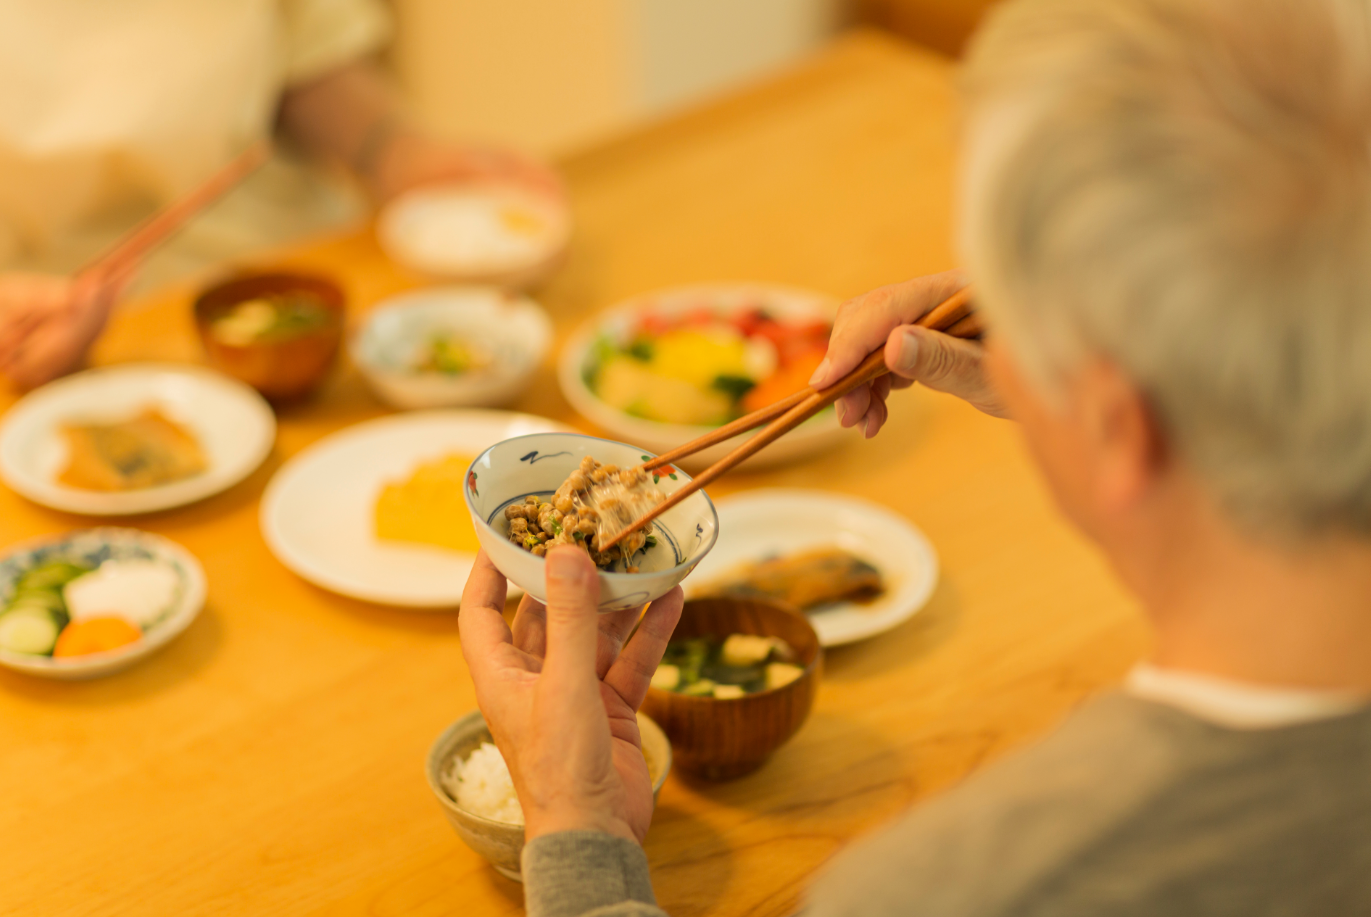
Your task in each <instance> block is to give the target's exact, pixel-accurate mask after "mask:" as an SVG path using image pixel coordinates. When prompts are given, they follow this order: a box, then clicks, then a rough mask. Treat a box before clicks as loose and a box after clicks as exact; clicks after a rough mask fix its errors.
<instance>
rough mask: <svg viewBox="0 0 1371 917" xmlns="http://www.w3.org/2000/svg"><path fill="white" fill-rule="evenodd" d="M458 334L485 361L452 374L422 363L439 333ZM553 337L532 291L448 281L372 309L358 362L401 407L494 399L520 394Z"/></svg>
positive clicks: (355, 350) (353, 346)
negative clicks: (508, 290) (523, 292)
mask: <svg viewBox="0 0 1371 917" xmlns="http://www.w3.org/2000/svg"><path fill="white" fill-rule="evenodd" d="M448 336H450V337H452V338H454V339H456V340H458V341H461V342H463V343H464V344H465V345H466V346H468V347H469V348H470V349H472V350H473V351H475V352H477V353H478V354H479V356H480V362H481V363H482V364H483V365H479V366H476V367H473V368H472V369H469V370H467V371H466V372H462V373H457V374H452V373H444V372H440V371H436V370H421V369H418V368H417V366H418V364H419V363H420V362H421V361H422V359H423V355H424V353H425V349H426V348H428V347H430V346H432V343H433V341H434V340H435V338H442V337H448ZM551 343H552V321H551V320H550V319H549V318H548V316H547V313H546V312H544V311H543V310H542V308H541V307H540V306H538V304H537V303H535V302H534V301H533V300H531V299H529V298H528V297H526V296H520V295H514V294H507V293H504V292H501V291H500V290H497V289H494V288H493V287H442V288H436V289H429V290H419V291H416V292H413V293H405V294H403V295H400V296H395V297H392V298H391V299H388V300H385V301H384V302H382V303H380V304H379V305H377V306H376V307H375V308H374V309H373V310H372V311H371V312H370V313H368V314H367V316H366V317H365V319H364V320H363V323H362V325H361V327H360V328H359V329H358V330H357V332H356V333H355V334H354V335H353V336H352V340H351V342H350V344H349V348H350V353H351V357H352V362H353V363H354V364H356V365H357V367H358V369H360V370H361V372H362V375H363V376H364V377H365V378H366V380H367V383H368V384H369V385H370V386H371V388H372V389H373V390H374V391H375V392H376V394H377V396H378V397H380V398H381V399H382V400H383V401H385V402H386V403H387V404H390V405H391V406H392V407H397V408H401V409H406V410H408V409H414V408H434V407H491V406H495V405H500V404H505V403H507V402H509V401H512V400H514V399H515V398H517V397H518V396H519V394H520V393H521V392H523V390H524V389H525V388H527V387H528V384H529V382H530V381H531V380H532V378H533V374H534V373H535V372H536V371H537V369H538V367H539V365H540V364H541V363H542V361H543V358H544V357H545V356H546V355H547V351H548V347H549V345H550V344H551Z"/></svg>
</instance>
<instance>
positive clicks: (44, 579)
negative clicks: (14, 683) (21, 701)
mask: <svg viewBox="0 0 1371 917" xmlns="http://www.w3.org/2000/svg"><path fill="white" fill-rule="evenodd" d="M0 597H2V598H3V601H0V609H2V610H0V665H3V666H5V667H6V668H10V669H14V670H16V671H20V672H24V673H27V674H29V675H39V676H42V677H45V678H58V679H67V680H75V679H84V678H96V677H99V676H101V675H110V674H113V673H114V672H118V671H120V670H122V669H126V668H128V667H129V666H131V665H133V664H134V663H136V662H138V661H139V660H141V659H144V658H145V657H147V656H148V655H150V654H151V653H153V652H155V651H156V650H158V649H159V648H161V647H163V646H165V645H166V644H167V643H168V642H169V641H171V640H172V639H173V638H175V637H176V636H177V635H178V634H180V633H181V632H182V631H184V630H185V629H186V628H187V627H189V626H190V623H191V621H193V620H195V616H196V615H198V614H199V613H200V609H201V608H202V607H204V604H205V573H204V570H203V569H202V568H201V567H200V563H199V561H197V560H196V559H195V557H194V556H193V555H192V554H191V553H190V552H189V551H187V550H186V549H185V548H183V547H181V546H180V545H178V544H176V543H175V542H173V541H169V540H167V539H166V538H162V537H161V536H158V535H153V534H151V533H149V532H141V531H138V530H136V529H120V528H98V529H87V530H85V531H79V532H71V533H68V534H65V535H56V536H50V537H46V538H40V539H36V540H34V541H30V542H26V543H24V544H21V545H18V546H16V547H13V548H11V549H10V550H9V551H7V552H6V553H5V554H4V555H3V556H0Z"/></svg>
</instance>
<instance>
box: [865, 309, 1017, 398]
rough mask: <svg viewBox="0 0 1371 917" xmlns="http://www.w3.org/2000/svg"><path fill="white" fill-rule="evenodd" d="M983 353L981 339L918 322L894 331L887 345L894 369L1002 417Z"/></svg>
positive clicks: (886, 360)
mask: <svg viewBox="0 0 1371 917" xmlns="http://www.w3.org/2000/svg"><path fill="white" fill-rule="evenodd" d="M983 356H984V350H983V348H982V347H981V345H980V344H978V343H975V342H973V341H963V340H961V339H959V338H954V337H949V336H948V335H946V334H939V333H938V332H936V331H929V330H928V329H927V328H919V327H916V326H905V327H903V328H897V329H895V330H894V331H892V332H891V333H890V338H889V340H887V342H886V348H885V362H886V365H887V366H888V367H890V370H891V372H894V373H897V374H899V375H901V376H903V377H905V378H907V379H913V380H915V381H917V382H919V383H921V384H922V385H925V386H927V387H928V388H931V389H933V390H934V391H938V392H946V393H948V394H950V395H955V396H957V397H958V398H961V399H963V400H965V401H968V402H970V403H971V404H972V405H974V406H975V407H977V408H979V409H980V410H982V411H985V412H986V413H988V414H994V415H996V416H999V417H1003V416H1004V407H1003V405H1002V403H1001V402H1000V398H999V394H998V393H997V392H996V391H995V390H994V388H993V387H992V386H991V384H990V382H989V380H988V379H987V378H986V375H985V370H984V367H983V366H982V360H983Z"/></svg>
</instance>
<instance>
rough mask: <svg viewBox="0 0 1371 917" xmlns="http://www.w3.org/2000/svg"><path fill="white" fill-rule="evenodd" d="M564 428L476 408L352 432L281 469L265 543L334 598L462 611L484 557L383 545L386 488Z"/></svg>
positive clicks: (267, 498) (266, 517)
mask: <svg viewBox="0 0 1371 917" xmlns="http://www.w3.org/2000/svg"><path fill="white" fill-rule="evenodd" d="M562 429H565V428H564V427H562V426H561V425H560V424H556V423H554V422H552V421H550V420H547V419H545V418H542V417H534V416H532V415H531V414H512V413H509V412H506V411H477V410H466V411H420V412H415V413H411V414H400V415H396V416H392V417H383V418H381V419H379V420H372V421H369V422H367V423H361V424H357V425H355V426H351V427H348V428H347V429H345V430H341V431H339V432H338V433H335V434H333V435H332V436H329V437H326V438H324V439H322V440H320V441H319V442H317V443H315V444H314V445H312V446H310V447H309V448H308V449H305V450H304V451H303V452H301V453H300V454H298V455H296V456H294V457H293V458H291V459H290V461H288V462H286V464H285V465H284V466H283V467H282V468H281V469H280V470H279V471H278V472H276V475H275V476H274V477H273V478H272V479H271V483H270V484H268V485H267V489H266V493H265V494H263V496H262V507H261V515H260V521H261V527H262V536H263V537H264V538H265V539H266V542H267V547H268V548H270V549H271V552H272V554H274V555H276V559H277V560H279V561H281V563H283V564H285V565H286V566H287V567H288V568H290V569H291V570H292V571H294V572H295V573H296V574H298V575H299V576H301V577H303V578H304V579H307V580H309V581H310V582H312V583H314V584H315V585H317V586H322V587H323V588H325V589H328V590H330V591H332V592H337V593H340V594H342V595H346V596H351V597H353V598H357V599H362V600H364V601H368V602H377V603H380V604H384V605H401V606H406V607H410V608H455V607H457V605H458V604H459V603H460V602H461V599H462V588H463V586H465V585H466V579H467V576H468V575H469V574H470V573H471V565H472V563H473V562H474V561H475V560H476V555H475V554H469V553H466V552H459V551H449V550H446V549H443V548H438V547H429V546H426V545H420V544H414V545H410V544H403V543H396V542H383V541H380V540H378V539H377V538H376V535H375V524H374V519H375V516H374V513H375V506H376V498H377V497H378V496H379V494H380V492H381V489H382V488H383V487H384V486H385V485H386V484H388V483H391V482H393V481H400V480H404V479H405V478H407V477H409V475H410V474H412V473H413V471H414V469H415V467H416V466H417V465H419V464H420V463H421V462H426V461H431V460H434V459H438V458H441V457H443V456H444V455H447V454H451V453H458V454H463V455H473V456H474V455H479V454H480V453H481V451H482V450H484V449H486V448H488V447H489V446H490V445H491V444H492V443H496V442H499V441H501V440H504V439H508V438H509V437H511V436H521V435H523V434H527V433H538V432H544V431H550V430H562Z"/></svg>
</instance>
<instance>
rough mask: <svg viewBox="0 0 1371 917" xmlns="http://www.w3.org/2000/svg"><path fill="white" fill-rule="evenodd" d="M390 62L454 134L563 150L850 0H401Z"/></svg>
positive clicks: (802, 41) (823, 26)
mask: <svg viewBox="0 0 1371 917" xmlns="http://www.w3.org/2000/svg"><path fill="white" fill-rule="evenodd" d="M394 5H395V8H396V15H397V18H398V21H399V33H398V35H397V38H396V43H395V48H394V54H393V59H394V65H395V70H396V73H397V76H398V78H399V80H400V83H401V85H402V87H403V88H404V89H405V91H406V92H407V94H408V95H409V97H410V99H411V101H412V104H413V106H414V110H415V112H416V114H417V115H419V117H421V118H422V119H423V120H424V121H426V122H427V123H428V124H429V125H431V126H432V127H433V128H434V129H436V130H438V131H440V132H442V133H444V134H447V135H449V136H460V137H498V138H501V139H503V140H507V141H509V142H513V143H516V144H519V145H521V146H525V147H527V148H529V149H533V150H536V151H539V152H542V153H545V154H549V155H556V154H558V153H562V152H567V151H569V150H571V149H574V148H576V147H579V146H583V145H585V144H588V143H591V142H594V141H595V140H596V139H597V138H599V137H602V136H604V135H605V134H608V133H611V132H613V131H616V130H620V129H622V128H624V127H626V126H628V125H631V124H633V123H634V122H635V121H637V120H640V119H643V118H648V117H652V116H656V115H660V114H663V113H665V112H667V111H670V110H671V109H673V108H676V107H680V106H683V105H688V104H690V103H692V102H695V101H698V100H699V99H701V98H703V97H706V96H709V95H711V94H714V93H718V92H723V91H726V90H727V89H729V88H730V87H733V86H735V85H738V84H740V83H745V82H747V81H749V80H752V79H756V78H759V77H761V76H763V75H765V74H766V73H768V72H770V71H773V70H775V69H777V68H779V67H782V66H784V65H785V64H787V63H789V62H791V61H793V60H795V59H796V58H798V57H801V56H803V55H804V54H806V53H808V52H809V51H811V50H813V49H814V48H815V47H817V46H818V45H819V44H822V43H823V41H824V40H825V39H827V38H828V36H829V35H831V34H832V32H833V31H834V29H835V28H836V26H837V25H838V22H839V20H840V18H841V11H842V9H843V7H844V5H845V4H844V2H843V0H394Z"/></svg>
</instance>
